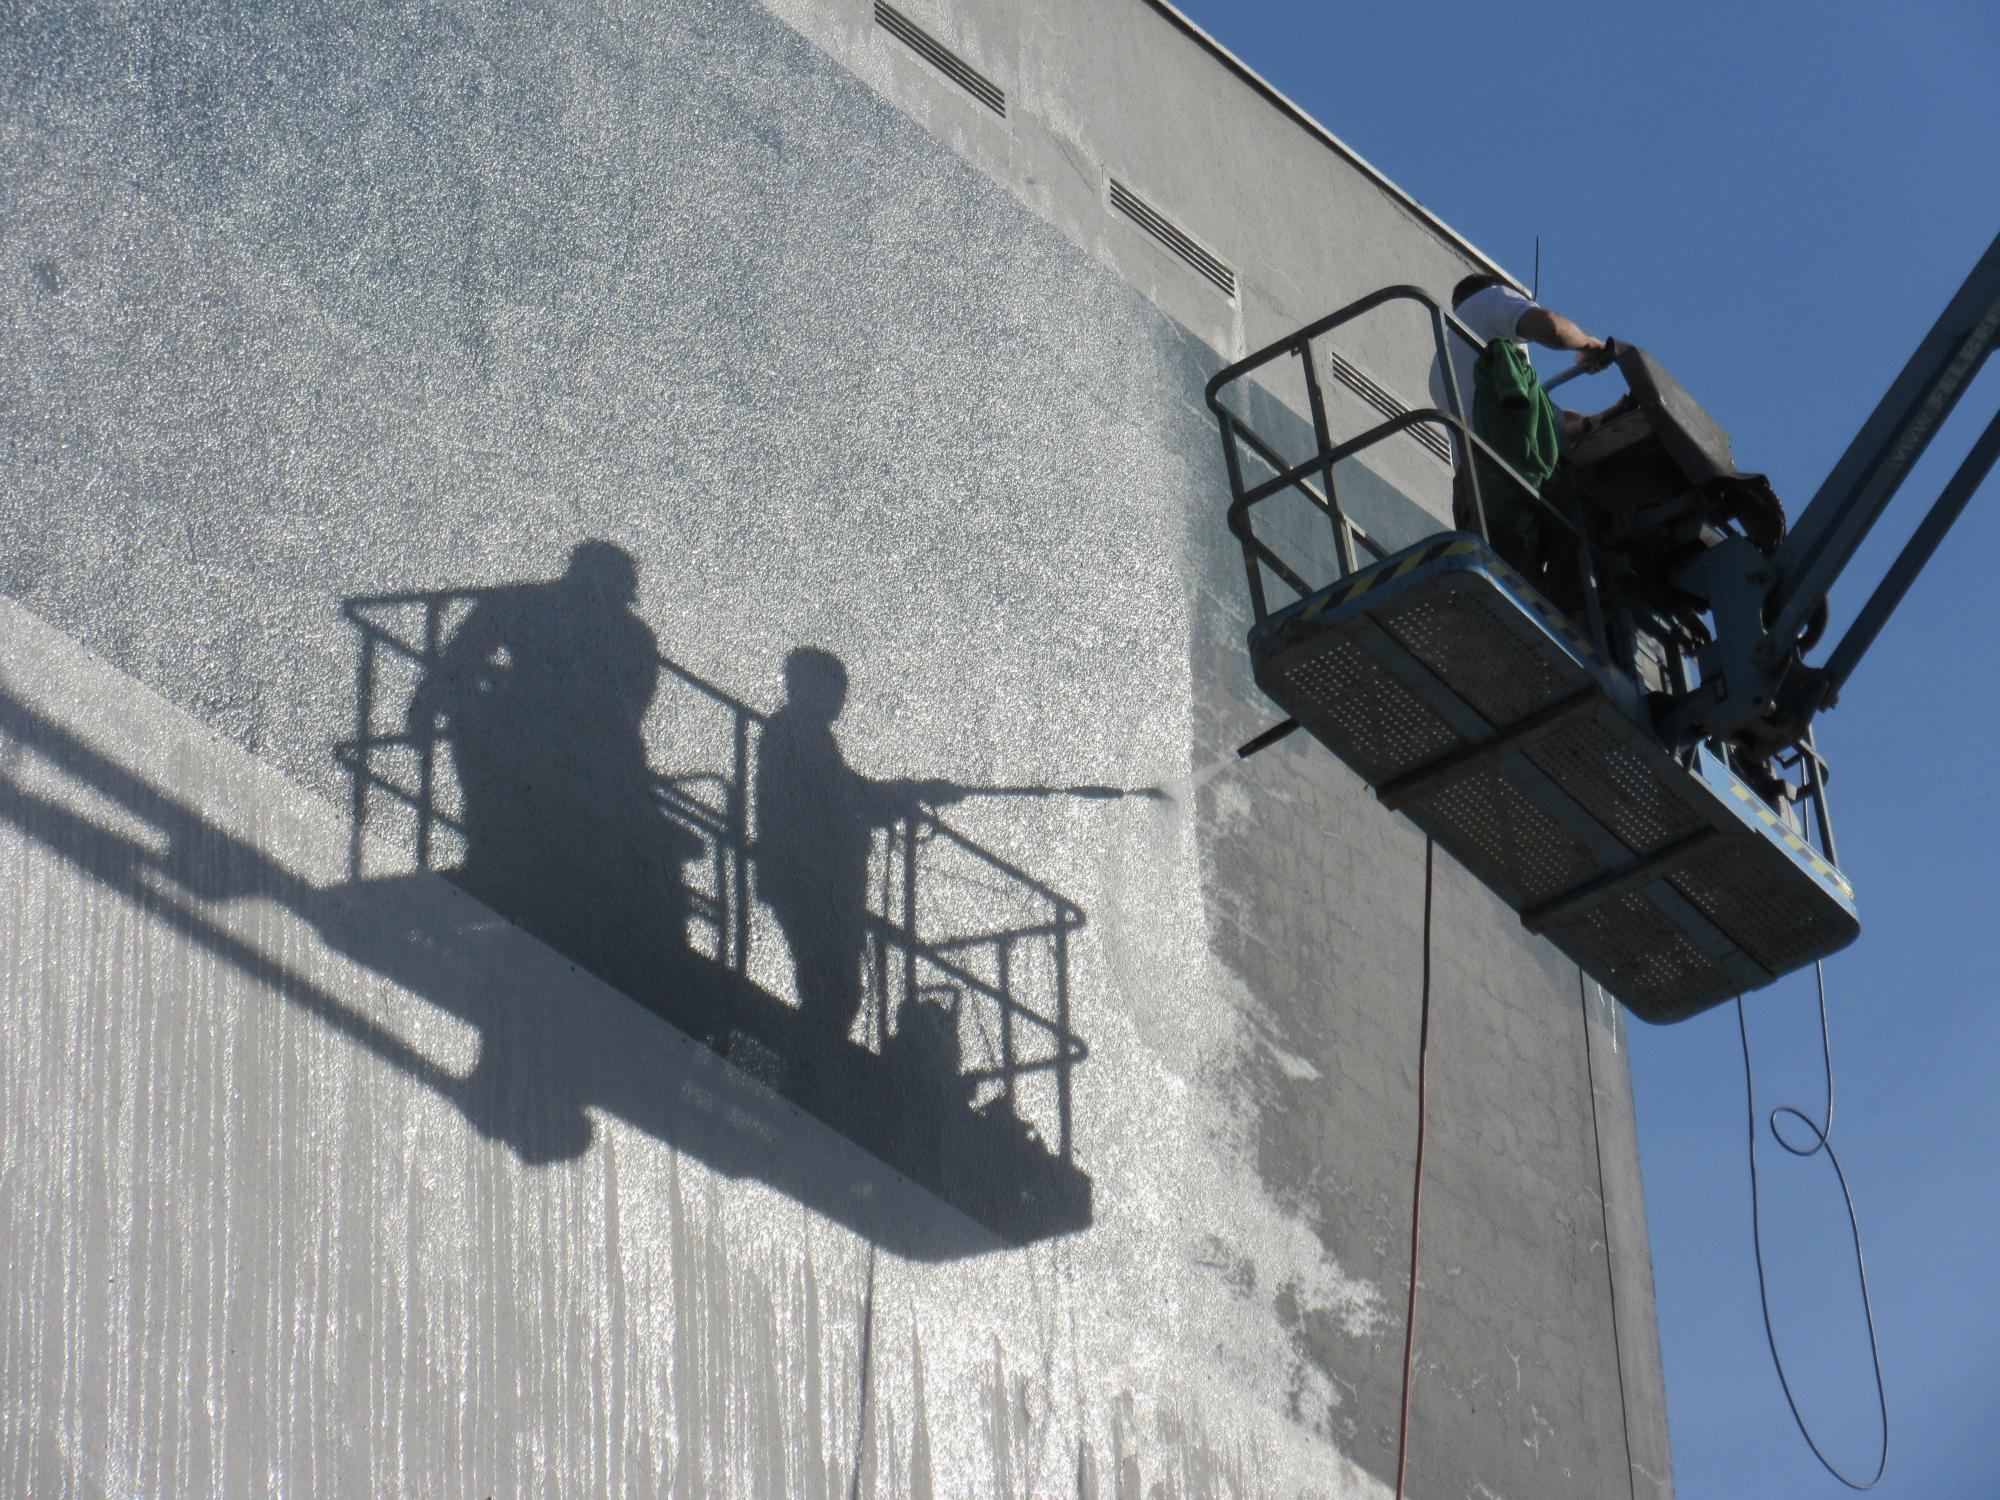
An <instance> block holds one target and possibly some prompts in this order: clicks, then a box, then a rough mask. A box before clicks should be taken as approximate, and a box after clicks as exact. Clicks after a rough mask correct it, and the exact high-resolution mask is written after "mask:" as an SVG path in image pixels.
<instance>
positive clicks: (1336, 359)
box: [1326, 349, 1451, 463]
mask: <svg viewBox="0 0 2000 1500" xmlns="http://www.w3.org/2000/svg"><path fill="white" fill-rule="evenodd" d="M1326 363H1327V368H1328V369H1330V370H1332V371H1333V378H1334V379H1335V380H1338V381H1339V382H1340V383H1341V384H1342V385H1344V386H1346V387H1347V388H1348V389H1349V390H1350V391H1352V392H1354V394H1355V395H1357V396H1359V397H1360V398H1361V399H1362V400H1363V401H1366V402H1367V403H1368V404H1369V405H1370V406H1372V407H1374V408H1375V410H1377V411H1379V412H1380V413H1382V415H1383V416H1385V417H1400V416H1401V415H1402V414H1403V413H1404V412H1406V411H1408V410H1409V408H1408V407H1407V406H1405V405H1403V403H1402V402H1400V401H1398V400H1397V399H1396V398H1395V397H1394V396H1392V395H1390V394H1389V393H1388V392H1387V391H1385V390H1383V389H1382V387H1381V386H1379V385H1377V384H1376V383H1375V382H1374V381H1372V380H1370V379H1369V378H1368V376H1367V375H1366V374H1364V373H1363V372H1362V370H1361V368H1360V366H1358V365H1352V364H1349V363H1348V362H1347V361H1346V360H1344V359H1342V358H1341V357H1340V355H1339V354H1338V353H1336V352H1335V351H1334V350H1331V349H1329V350H1327V352H1326ZM1403 430H1404V432H1405V433H1406V434H1408V435H1409V436H1410V437H1413V438H1415V439H1416V440H1417V441H1418V442H1420V443H1422V444H1423V445H1424V446H1425V447H1426V448H1428V449H1430V451H1431V454H1432V455H1433V456H1434V457H1436V458H1438V459H1440V460H1441V461H1443V462H1444V463H1450V462H1451V440H1450V439H1449V438H1447V437H1446V436H1445V435H1444V434H1443V433H1442V432H1439V431H1438V430H1437V428H1435V427H1406V428H1404V429H1403Z"/></svg>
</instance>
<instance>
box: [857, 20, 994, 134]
mask: <svg viewBox="0 0 2000 1500" xmlns="http://www.w3.org/2000/svg"><path fill="white" fill-rule="evenodd" d="M875 24H876V25H877V26H880V27H881V28H882V29H883V30H884V31H886V32H888V33H889V34H890V35H891V36H893V37H895V38H896V40H897V41H899V42H901V43H903V44H904V45H905V46H906V47H908V48H909V49H910V50H911V51H912V52H914V53H916V54H917V55H918V56H919V57H921V58H923V60H924V61H925V62H927V63H929V64H930V65H931V66H932V67H934V68H936V69H937V70H938V71H939V72H940V73H942V74H944V75H945V77H947V78H949V79H950V80H951V81H952V82H953V83H955V84H957V85H958V86H959V87H960V88H962V89H964V90H965V91H966V92H967V93H968V94H970V95H972V97H973V98H975V99H977V100H978V101H979V102H980V103H981V104H983V105H985V106H986V107H987V108H988V109H990V110H992V111H993V113H994V114H996V115H999V116H1000V117H1001V118H1002V119H1005V118H1006V116H1007V94H1006V91H1005V90H1004V89H1002V88H1001V87H1000V85H999V84H997V83H995V82H994V81H993V80H992V79H990V78H988V77H987V76H986V75H985V74H984V73H982V72H980V71H979V69H977V68H975V67H973V65H972V64H971V63H969V62H967V61H966V60H965V59H964V58H962V57H960V56H959V55H958V54H957V53H956V52H954V51H952V50H951V48H949V47H947V46H946V45H945V44H944V43H943V42H941V41H939V40H938V39H937V38H936V37H934V36H932V35H931V34H930V33H929V32H928V31H925V30H924V29H923V27H921V26H919V25H918V24H917V23H916V22H915V21H912V20H911V19H910V18H909V17H908V16H906V15H904V14H903V13H902V12H901V11H900V10H897V9H896V7H895V6H893V5H885V4H883V3H882V0H875Z"/></svg>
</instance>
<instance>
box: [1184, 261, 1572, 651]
mask: <svg viewBox="0 0 2000 1500" xmlns="http://www.w3.org/2000/svg"><path fill="white" fill-rule="evenodd" d="M1399 302H1411V303H1415V304H1417V305H1418V306H1419V307H1421V308H1422V309H1423V310H1424V313H1425V315H1426V317H1427V319H1428V321H1429V324H1430V331H1431V342H1432V352H1433V354H1434V356H1435V358H1436V360H1437V368H1438V370H1439V372H1440V375H1441V379H1442V383H1443V386H1444V390H1445V397H1446V407H1444V408H1440V407H1436V406H1423V407H1415V408H1412V409H1410V410H1408V411H1405V412H1403V413H1401V414H1400V415H1398V416H1394V417H1390V418H1388V419H1387V420H1386V421H1382V422H1379V423H1377V424H1375V425H1374V426H1372V427H1369V428H1367V429H1366V430H1364V431H1362V432H1359V433H1356V434H1355V435H1353V436H1352V437H1347V438H1344V439H1340V440H1336V439H1335V437H1334V434H1333V431H1332V427H1331V424H1330V422H1329V420H1328V417H1327V408H1326V397H1325V390H1324V387H1323V385H1322V383H1321V380H1320V374H1319V363H1318V360H1317V358H1316V357H1315V353H1314V344H1315V342H1316V341H1318V340H1320V339H1323V338H1325V337H1326V336H1327V335H1328V334H1331V333H1332V332H1333V331H1334V330H1336V329H1339V328H1343V327H1345V326H1346V325H1348V324H1350V323H1352V322H1354V321H1355V320H1356V319H1358V318H1361V317H1363V316H1365V315H1366V314H1368V313H1371V312H1374V311H1375V310H1377V309H1378V308H1382V307H1386V306H1388V305H1390V304H1392V303H1399ZM1454 337H1456V338H1460V339H1463V340H1464V341H1465V342H1466V343H1467V344H1468V345H1469V346H1470V347H1471V348H1473V349H1474V350H1479V349H1483V348H1484V347H1485V345H1484V343H1483V341H1481V340H1480V339H1479V338H1478V337H1477V336H1476V335H1475V334H1473V332H1472V331H1471V330H1470V329H1469V328H1467V327H1466V326H1465V325H1464V324H1463V323H1461V322H1459V320H1458V319H1457V318H1456V317H1454V316H1453V315H1452V314H1451V313H1449V312H1447V311H1446V310H1445V309H1444V307H1443V306H1442V305H1441V304H1439V303H1438V302H1437V300H1436V299H1435V298H1433V297H1432V296H1431V295H1430V294H1429V293H1428V292H1425V291H1424V290H1423V289H1422V288H1421V287H1416V286H1389V287H1384V288H1382V289H1381V290H1380V291H1377V292H1371V293H1370V294H1369V295H1368V296H1366V297H1363V298H1361V299H1359V300H1358V301H1355V302H1350V303H1348V304H1347V305H1346V306H1345V307H1342V308H1339V309H1338V310H1336V311H1334V312H1331V313H1329V314H1327V315H1326V316H1325V317H1323V318H1321V319H1320V320H1319V321H1318V322H1315V323H1309V324H1307V325H1306V326H1305V327H1304V328H1301V329H1299V330H1298V331H1297V332H1296V333H1292V334H1289V335H1287V336H1286V337H1285V338H1282V339H1279V340H1278V341H1276V342H1275V343H1272V344H1268V345H1266V346H1265V347H1264V348H1262V349H1259V350H1257V351H1256V352H1255V353H1253V354H1250V355H1247V356H1245V357H1244V358H1243V359H1240V360H1237V361H1236V362H1235V363H1234V364H1232V365H1229V366H1227V367H1226V368H1224V369H1223V370H1221V371H1219V372H1217V374H1216V375H1215V376H1214V378H1213V379H1211V380H1210V381H1209V382H1208V387H1207V390H1206V393H1205V394H1206V398H1207V401H1208V406H1209V409H1210V410H1211V411H1212V412H1214V413H1215V417H1216V421H1217V423H1218V424H1219V425H1220V428H1221V435H1222V450H1223V461H1224V463H1225V465H1226V466H1227V469H1228V473H1229V489H1230V506H1229V529H1230V531H1231V533H1232V534H1233V535H1234V536H1235V537H1236V538H1237V540H1238V542H1239V543H1240V544H1241V545H1242V548H1243V563H1244V570H1245V572H1246V574H1247V575H1248V580H1249V585H1250V601H1251V607H1252V610H1253V612H1254V614H1255V616H1256V619H1257V620H1258V621H1260V622H1261V621H1262V620H1264V619H1265V618H1266V617H1268V616H1269V615H1270V613H1271V609H1270V604H1269V600H1268V598H1267V596H1266V593H1265V580H1264V572H1265V570H1268V571H1269V572H1270V573H1271V574H1272V575H1273V576H1275V577H1276V578H1278V579H1280V580H1281V581H1282V582H1283V583H1284V584H1285V585H1286V587H1288V588H1289V589H1291V590H1292V591H1293V592H1294V593H1295V594H1297V595H1298V596H1299V597H1301V598H1304V597H1306V596H1308V595H1310V594H1313V593H1315V592H1317V591H1318V590H1319V589H1321V588H1324V587H1326V586H1328V585H1329V584H1331V583H1335V582H1338V581H1339V579H1340V578H1342V577H1345V576H1346V575H1347V574H1349V573H1352V572H1354V571H1355V569H1356V566H1357V564H1356V554H1357V549H1360V550H1362V551H1366V552H1368V553H1369V554H1370V556H1371V558H1372V559H1378V560H1379V559H1380V558H1382V557H1384V556H1385V555H1386V552H1385V549H1384V548H1382V547H1381V546H1380V545H1379V544H1378V543H1376V542H1375V541H1374V540H1373V539H1372V538H1370V537H1369V536H1368V534H1367V533H1366V532H1365V531H1364V530H1363V529H1362V528H1361V527H1360V526H1358V525H1357V524H1356V523H1355V522H1354V520H1353V519H1352V518H1351V517H1350V516H1348V515H1347V513H1346V511H1345V509H1344V507H1343V506H1342V504H1341V499H1340V488H1339V483H1338V481H1337V479H1336V476H1335V472H1334V471H1335V467H1336V466H1337V465H1338V464H1340V463H1341V462H1342V461H1344V460H1346V459H1349V458H1353V457H1355V456H1357V455H1358V454H1361V453H1363V452H1366V451H1367V450H1368V449H1370V448H1372V447H1374V446H1376V445H1377V444H1379V443H1382V442H1384V441H1386V440H1387V439H1389V438H1392V437H1394V436H1395V435H1396V434H1398V433H1400V432H1404V431H1406V430H1412V429H1415V428H1418V427H1422V426H1431V427H1438V428H1442V429H1443V430H1444V434H1445V437H1446V440H1447V442H1448V443H1449V445H1450V451H1451V465H1452V475H1453V485H1454V504H1456V498H1457V495H1458V494H1459V493H1460V492H1461V491H1462V493H1463V494H1464V495H1465V497H1466V500H1467V502H1468V508H1469V509H1470V511H1471V517H1472V522H1473V527H1474V529H1475V530H1476V531H1477V533H1478V535H1479V537H1480V538H1481V539H1482V540H1484V541H1488V542H1490V541H1491V539H1492V538H1491V532H1490V531H1489V528H1488V525H1487V505H1488V498H1489V497H1488V496H1487V495H1486V494H1485V493H1484V486H1483V483H1482V480H1481V476H1480V472H1479V469H1480V466H1479V465H1478V464H1477V463H1475V462H1474V461H1473V460H1474V457H1475V456H1477V457H1479V458H1483V459H1485V460H1486V461H1487V462H1488V463H1489V464H1490V465H1491V466H1492V468H1493V469H1494V470H1496V471H1497V472H1498V473H1499V474H1500V475H1501V476H1502V478H1503V480H1504V481H1506V482H1507V483H1510V484H1511V485H1512V486H1513V487H1514V488H1515V489H1516V490H1517V491H1518V492H1519V497H1520V499H1521V500H1522V501H1523V502H1524V503H1525V504H1527V505H1528V506H1529V507H1530V508H1532V509H1533V510H1534V511H1535V512H1536V513H1537V514H1538V515H1539V516H1541V517H1543V518H1544V519H1546V520H1548V521H1550V522H1552V523H1553V524H1554V525H1555V526H1557V527H1559V528H1560V529H1561V531H1562V533H1563V534H1564V535H1565V536H1566V537H1567V538H1568V539H1569V540H1570V542H1571V544H1572V546H1573V548H1574V552H1575V557H1576V561H1577V567H1578V571H1579V579H1580V582H1581V583H1582V585H1583V598H1584V601H1585V610H1586V614H1587V621H1586V623H1587V625H1588V628H1589V631H1590V634H1591V636H1592V637H1593V639H1594V640H1595V641H1596V642H1597V644H1598V646H1599V648H1600V649H1606V648H1607V640H1606V635H1605V626H1604V615H1603V606H1602V603H1601V601H1600V599H1599V595H1598V588H1597V566H1596V565H1597V563H1598V562H1599V561H1600V560H1601V554H1600V553H1599V552H1598V551H1597V549H1596V548H1595V546H1594V545H1593V543H1592V542H1591V540H1590V538H1589V537H1588V536H1587V535H1586V534H1585V532H1584V529H1583V526H1582V524H1581V522H1580V520H1579V519H1578V518H1577V517H1574V516H1571V515H1567V514H1565V513H1564V512H1563V511H1562V510H1561V509H1560V508H1558V507H1557V506H1555V505H1553V504H1551V503H1550V502H1549V501H1548V500H1547V499H1546V498H1544V497H1543V495H1542V494H1541V492H1540V491H1539V490H1538V489H1537V488H1536V487H1535V486H1534V485H1532V484H1530V483H1529V482H1528V481H1527V479H1526V478H1524V477H1523V476H1522V475H1521V473H1520V472H1519V471H1518V470H1517V469H1515V468H1514V467H1513V465H1511V464H1510V463H1508V462H1507V461H1506V460H1505V459H1504V458H1502V457H1501V456H1500V455H1499V454H1498V453H1496V452H1495V451H1494V450H1493V448H1492V446H1491V445H1490V444H1488V443H1487V442H1485V441H1484V440H1483V439H1481V438H1480V437H1479V435H1478V434H1477V433H1476V432H1474V431H1473V430H1472V425H1471V423H1470V422H1469V421H1468V420H1467V419H1466V416H1465V410H1466V401H1465V394H1466V393H1463V392H1461V391H1460V390H1459V388H1458V374H1457V371H1456V369H1455V368H1454V367H1453V363H1452V360H1451V340H1452V339H1453V338H1454ZM1288 358H1295V359H1297V360H1298V361H1299V364H1300V367H1301V371H1302V373H1303V375H1304V378H1305V392H1306V407H1307V412H1308V415H1309V418H1310V421H1311V424H1312V436H1313V451H1312V453H1311V454H1310V455H1309V456H1307V457H1304V458H1300V459H1287V458H1286V457H1285V456H1284V455H1283V454H1282V453H1281V452H1280V451H1279V449H1278V447H1277V445H1276V444H1275V443H1273V442H1272V441H1270V440H1269V439H1267V438H1265V437H1263V436H1261V435H1259V434H1258V433H1257V432H1256V431H1255V430H1253V429H1252V428H1251V426H1250V424H1249V422H1248V421H1247V420H1246V418H1245V417H1244V416H1243V415H1242V414H1241V413H1240V412H1239V411H1235V410H1232V409H1231V408H1230V406H1229V405H1228V404H1227V403H1226V401H1225V399H1224V398H1225V394H1226V393H1228V392H1229V391H1231V389H1232V388H1233V387H1236V386H1237V385H1238V383H1239V382H1242V381H1244V380H1245V379H1246V378H1248V377H1251V376H1257V375H1267V374H1269V373H1270V371H1271V367H1272V366H1274V365H1276V364H1277V363H1278V362H1279V361H1281V360H1285V359H1288ZM1246 450H1247V455H1248V457H1249V458H1251V459H1254V460H1255V461H1256V462H1257V463H1259V464H1262V465H1263V466H1264V467H1265V468H1266V469H1268V470H1269V471H1270V476H1269V477H1268V478H1265V479H1262V480H1260V481H1258V482H1255V483H1250V482H1248V481H1247V480H1246V476H1245V459H1246ZM1288 491H1290V492H1296V493H1298V494H1300V495H1302V496H1304V498H1305V499H1306V500H1307V501H1308V503H1310V504H1311V505H1312V506H1313V507H1314V508H1315V509H1317V510H1318V511H1320V512H1321V513H1323V514H1324V515H1325V516H1326V518H1327V520H1328V521H1329V523H1330V524H1331V526H1332V529H1333V547H1334V557H1335V561H1336V564H1337V567H1338V572H1337V573H1336V575H1335V577H1334V578H1331V579H1326V580H1322V581H1320V582H1317V583H1316V582H1313V581H1311V580H1309V579H1307V578H1306V577H1305V576H1303V575H1302V574H1301V573H1300V572H1299V571H1298V569H1296V568H1294V567H1293V566H1292V565H1291V564H1290V563H1289V562H1287V561H1286V559H1284V558H1283V557H1281V556H1279V555H1278V553H1277V552H1276V551H1275V550H1274V549H1273V548H1272V547H1271V546H1270V545H1269V543H1268V542H1266V541H1265V540H1264V538H1262V537H1260V536H1259V535H1258V534H1257V530H1256V526H1255V522H1254V520H1253V518H1252V514H1251V513H1252V511H1253V509H1254V508H1255V507H1256V506H1258V505H1261V504H1263V503H1264V502H1266V501H1268V500H1270V499H1271V498H1272V497H1273V496H1276V495H1279V494H1282V493H1285V492H1288Z"/></svg>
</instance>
